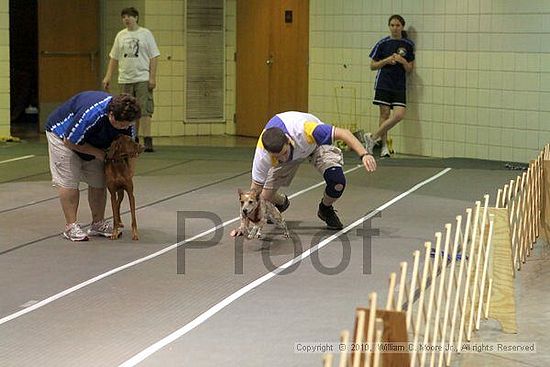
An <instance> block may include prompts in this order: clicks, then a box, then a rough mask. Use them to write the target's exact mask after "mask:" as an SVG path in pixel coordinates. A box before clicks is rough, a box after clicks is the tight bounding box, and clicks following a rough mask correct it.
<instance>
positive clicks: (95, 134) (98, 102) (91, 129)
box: [45, 91, 135, 161]
mask: <svg viewBox="0 0 550 367" xmlns="http://www.w3.org/2000/svg"><path fill="white" fill-rule="evenodd" d="M112 98H113V96H112V95H110V94H109V93H105V92H99V91H89V92H82V93H79V94H77V95H75V96H73V97H72V98H71V99H69V100H68V101H67V102H65V103H63V104H62V105H61V106H59V107H58V108H57V109H56V110H55V111H53V112H52V113H51V115H50V116H49V117H48V121H47V122H46V128H45V129H46V131H49V132H52V133H54V134H55V135H57V136H58V137H59V138H60V139H67V140H68V141H69V142H71V143H73V144H79V145H82V144H84V143H88V144H90V145H92V146H94V147H96V148H99V149H107V148H109V146H110V145H111V142H112V141H113V140H114V139H115V138H116V137H117V136H118V135H121V134H124V135H129V136H135V132H134V127H133V126H131V127H129V128H127V129H122V130H119V129H117V128H115V127H114V126H113V125H112V124H111V122H110V121H109V116H108V114H109V112H108V107H109V103H110V102H111V99H112ZM75 153H76V154H78V155H79V156H80V157H81V158H82V159H84V160H87V161H89V160H92V159H94V156H92V155H89V154H85V153H80V152H75Z"/></svg>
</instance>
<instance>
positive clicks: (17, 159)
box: [0, 155, 34, 164]
mask: <svg viewBox="0 0 550 367" xmlns="http://www.w3.org/2000/svg"><path fill="white" fill-rule="evenodd" d="M28 158H34V155H24V156H22V157H17V158H12V159H6V160H5V161H0V164H2V163H8V162H15V161H20V160H22V159H28Z"/></svg>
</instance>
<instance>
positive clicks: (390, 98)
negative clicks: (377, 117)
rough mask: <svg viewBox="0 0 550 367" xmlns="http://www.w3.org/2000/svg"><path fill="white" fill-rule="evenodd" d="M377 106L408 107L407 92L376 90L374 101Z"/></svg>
mask: <svg viewBox="0 0 550 367" xmlns="http://www.w3.org/2000/svg"><path fill="white" fill-rule="evenodd" d="M372 103H373V104H376V105H384V106H389V107H390V108H393V106H400V107H407V91H404V90H385V89H376V90H375V93H374V99H373V101H372Z"/></svg>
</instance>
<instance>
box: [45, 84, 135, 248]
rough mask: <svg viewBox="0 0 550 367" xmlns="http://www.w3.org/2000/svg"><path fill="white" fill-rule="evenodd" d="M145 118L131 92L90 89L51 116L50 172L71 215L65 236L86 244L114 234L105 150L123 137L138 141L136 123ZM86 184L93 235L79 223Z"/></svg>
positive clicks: (48, 133) (48, 128) (67, 217)
mask: <svg viewBox="0 0 550 367" xmlns="http://www.w3.org/2000/svg"><path fill="white" fill-rule="evenodd" d="M140 116H141V108H140V106H139V103H138V101H137V100H136V99H135V98H134V97H132V96H131V95H129V94H121V95H118V96H112V95H110V94H108V93H105V92H99V91H88V92H82V93H79V94H76V95H75V96H73V97H72V98H70V99H69V100H68V101H66V102H65V103H63V104H62V105H61V106H59V107H58V108H57V109H56V110H55V111H53V112H52V114H51V115H50V116H49V117H48V121H47V123H46V128H45V130H46V137H47V139H48V153H49V157H50V171H51V174H52V183H53V186H55V187H57V190H58V195H59V199H60V201H61V208H62V209H63V213H64V215H65V221H66V225H65V231H64V232H63V235H64V236H65V238H67V239H69V240H71V241H86V240H88V235H94V236H105V237H109V236H111V233H112V231H113V228H112V225H111V224H110V223H108V222H107V221H105V218H104V215H105V204H106V190H105V173H104V169H103V162H104V160H105V151H106V149H107V148H109V146H110V145H111V142H112V141H113V140H114V139H115V138H116V137H117V136H118V135H121V134H125V135H129V136H132V137H135V131H134V124H135V122H136V121H137V120H138V119H139V118H140ZM80 181H84V182H86V183H87V184H88V203H89V205H90V210H91V212H92V225H91V227H90V229H88V231H87V233H85V232H84V231H83V230H82V228H81V226H80V224H79V223H78V222H77V212H78V202H79V198H80V192H79V190H78V186H79V183H80Z"/></svg>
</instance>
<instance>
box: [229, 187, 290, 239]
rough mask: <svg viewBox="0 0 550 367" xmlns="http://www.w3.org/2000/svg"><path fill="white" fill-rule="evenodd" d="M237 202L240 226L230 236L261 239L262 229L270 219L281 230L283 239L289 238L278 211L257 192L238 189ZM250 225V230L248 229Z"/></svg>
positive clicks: (283, 220) (284, 223)
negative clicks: (239, 205) (238, 203)
mask: <svg viewBox="0 0 550 367" xmlns="http://www.w3.org/2000/svg"><path fill="white" fill-rule="evenodd" d="M238 193H239V201H240V203H241V210H240V217H241V225H240V227H239V228H237V229H234V230H233V231H231V236H233V237H237V236H243V235H244V236H246V237H247V238H248V239H249V240H250V239H253V238H262V229H263V227H264V225H265V224H266V223H267V220H268V219H271V220H272V221H273V223H275V224H277V225H278V226H279V227H281V228H282V229H283V236H284V238H289V237H290V233H289V232H288V228H287V226H286V222H285V219H284V218H283V216H282V215H281V213H280V212H279V209H277V208H276V207H275V205H273V203H271V202H269V201H267V200H264V199H263V198H262V197H261V195H260V194H261V192H259V191H254V190H250V191H246V192H245V191H242V190H241V189H238ZM251 225H252V228H250V227H251Z"/></svg>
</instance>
